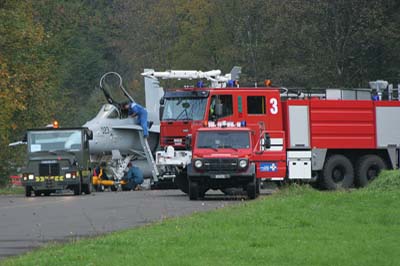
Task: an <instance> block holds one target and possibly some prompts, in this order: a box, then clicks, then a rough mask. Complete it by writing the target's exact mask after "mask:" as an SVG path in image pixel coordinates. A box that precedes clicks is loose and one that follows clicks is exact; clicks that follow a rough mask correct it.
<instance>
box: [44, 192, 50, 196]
mask: <svg viewBox="0 0 400 266" xmlns="http://www.w3.org/2000/svg"><path fill="white" fill-rule="evenodd" d="M43 194H44V195H45V196H46V197H48V196H50V194H51V191H44V192H43Z"/></svg>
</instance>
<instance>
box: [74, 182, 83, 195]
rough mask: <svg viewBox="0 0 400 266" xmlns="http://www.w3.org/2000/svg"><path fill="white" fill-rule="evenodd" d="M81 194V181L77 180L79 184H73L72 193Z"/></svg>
mask: <svg viewBox="0 0 400 266" xmlns="http://www.w3.org/2000/svg"><path fill="white" fill-rule="evenodd" d="M81 194H82V183H80V182H79V184H77V185H75V186H74V195H75V196H79V195H81Z"/></svg>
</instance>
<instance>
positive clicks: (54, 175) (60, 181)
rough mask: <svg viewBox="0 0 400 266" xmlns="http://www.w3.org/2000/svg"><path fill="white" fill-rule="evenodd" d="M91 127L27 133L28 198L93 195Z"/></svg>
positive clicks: (25, 173)
mask: <svg viewBox="0 0 400 266" xmlns="http://www.w3.org/2000/svg"><path fill="white" fill-rule="evenodd" d="M92 138H93V134H92V131H90V130H89V129H88V128H54V127H51V128H41V129H29V130H27V133H26V143H27V162H26V166H25V168H24V170H23V173H22V180H21V181H22V185H23V186H24V187H25V196H27V197H30V196H31V195H32V192H33V193H34V194H35V196H41V195H42V194H43V195H45V196H48V195H50V194H51V193H55V192H56V191H61V190H65V189H70V190H72V191H73V192H74V194H75V195H81V194H82V192H84V193H85V194H90V193H91V187H92V184H91V179H92V174H91V166H90V154H89V140H90V139H92Z"/></svg>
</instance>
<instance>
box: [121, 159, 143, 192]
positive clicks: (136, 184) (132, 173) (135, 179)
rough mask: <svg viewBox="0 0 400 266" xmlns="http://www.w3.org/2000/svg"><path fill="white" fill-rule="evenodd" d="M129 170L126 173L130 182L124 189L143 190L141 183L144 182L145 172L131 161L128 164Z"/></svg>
mask: <svg viewBox="0 0 400 266" xmlns="http://www.w3.org/2000/svg"><path fill="white" fill-rule="evenodd" d="M128 167H129V171H128V173H127V174H126V181H127V182H128V183H127V184H126V185H124V187H123V188H124V190H131V189H134V190H142V188H141V186H140V185H141V184H143V173H142V171H141V170H140V169H139V167H136V166H133V165H132V164H131V163H129V164H128Z"/></svg>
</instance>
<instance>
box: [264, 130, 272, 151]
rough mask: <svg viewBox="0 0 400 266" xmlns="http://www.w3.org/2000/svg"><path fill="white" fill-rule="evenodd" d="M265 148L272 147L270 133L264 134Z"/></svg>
mask: <svg viewBox="0 0 400 266" xmlns="http://www.w3.org/2000/svg"><path fill="white" fill-rule="evenodd" d="M264 148H265V149H269V148H271V137H270V136H269V134H268V133H265V135H264Z"/></svg>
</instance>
